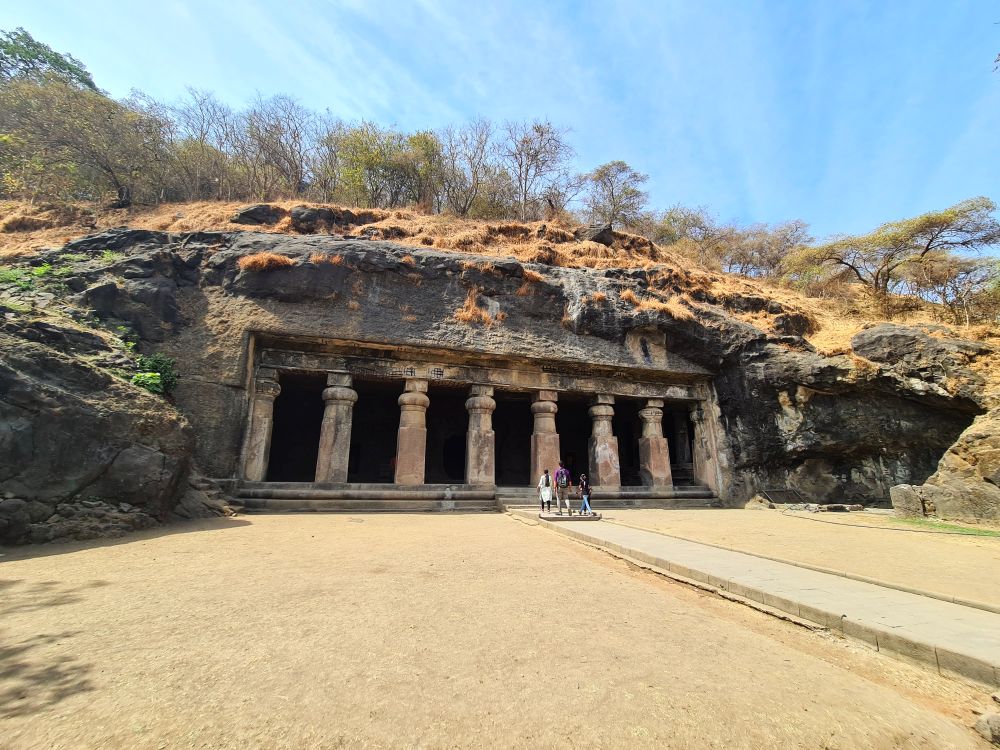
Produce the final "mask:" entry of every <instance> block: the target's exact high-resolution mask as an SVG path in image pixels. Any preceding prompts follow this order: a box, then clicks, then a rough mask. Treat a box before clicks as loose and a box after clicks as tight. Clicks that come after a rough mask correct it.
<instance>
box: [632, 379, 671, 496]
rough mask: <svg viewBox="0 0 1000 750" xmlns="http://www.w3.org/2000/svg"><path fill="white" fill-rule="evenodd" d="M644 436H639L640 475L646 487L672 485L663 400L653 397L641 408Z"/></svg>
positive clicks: (640, 414) (640, 415)
mask: <svg viewBox="0 0 1000 750" xmlns="http://www.w3.org/2000/svg"><path fill="white" fill-rule="evenodd" d="M639 417H640V418H641V419H642V437H640V438H639V476H640V477H641V478H642V483H643V485H644V486H646V487H670V486H672V485H673V478H672V477H671V476H670V445H669V443H668V442H667V439H666V438H665V437H663V400H662V399H658V398H651V399H649V400H648V401H646V408H644V409H640V410H639Z"/></svg>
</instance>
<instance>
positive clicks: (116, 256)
mask: <svg viewBox="0 0 1000 750" xmlns="http://www.w3.org/2000/svg"><path fill="white" fill-rule="evenodd" d="M124 257H125V253H116V252H115V251H114V250H111V249H109V248H104V252H102V253H101V260H103V261H104V262H105V263H114V262H115V261H119V260H121V259H122V258H124Z"/></svg>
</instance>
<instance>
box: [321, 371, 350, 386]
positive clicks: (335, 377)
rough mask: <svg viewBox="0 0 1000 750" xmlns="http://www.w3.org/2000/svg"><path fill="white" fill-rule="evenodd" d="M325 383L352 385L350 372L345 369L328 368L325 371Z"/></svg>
mask: <svg viewBox="0 0 1000 750" xmlns="http://www.w3.org/2000/svg"><path fill="white" fill-rule="evenodd" d="M326 384H327V385H342V386H346V387H350V386H351V385H352V382H351V373H349V372H347V371H346V370H329V371H327V373H326Z"/></svg>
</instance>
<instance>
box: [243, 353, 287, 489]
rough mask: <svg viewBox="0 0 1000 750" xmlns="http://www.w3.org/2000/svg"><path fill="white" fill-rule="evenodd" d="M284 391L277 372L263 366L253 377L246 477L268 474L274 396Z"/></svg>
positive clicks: (256, 479) (260, 479)
mask: <svg viewBox="0 0 1000 750" xmlns="http://www.w3.org/2000/svg"><path fill="white" fill-rule="evenodd" d="M279 393H281V386H280V385H279V384H278V372H277V370H272V369H270V368H265V367H262V368H260V369H259V370H257V376H256V377H255V378H254V396H253V401H251V402H250V424H249V425H248V427H247V437H246V442H245V443H244V445H245V447H244V449H243V476H244V477H245V478H246V479H247V480H248V481H251V482H263V481H264V479H265V478H266V477H267V459H268V457H269V456H270V454H271V431H272V429H273V428H274V399H276V398H277V397H278V394H279Z"/></svg>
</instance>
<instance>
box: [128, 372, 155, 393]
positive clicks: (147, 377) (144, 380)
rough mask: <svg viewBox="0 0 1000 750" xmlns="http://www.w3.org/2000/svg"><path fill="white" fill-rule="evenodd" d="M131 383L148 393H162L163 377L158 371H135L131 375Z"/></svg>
mask: <svg viewBox="0 0 1000 750" xmlns="http://www.w3.org/2000/svg"><path fill="white" fill-rule="evenodd" d="M132 385H137V386H139V387H140V388H145V389H146V390H147V391H149V392H150V393H163V378H162V377H161V376H160V373H158V372H137V373H136V374H135V375H133V376H132Z"/></svg>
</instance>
